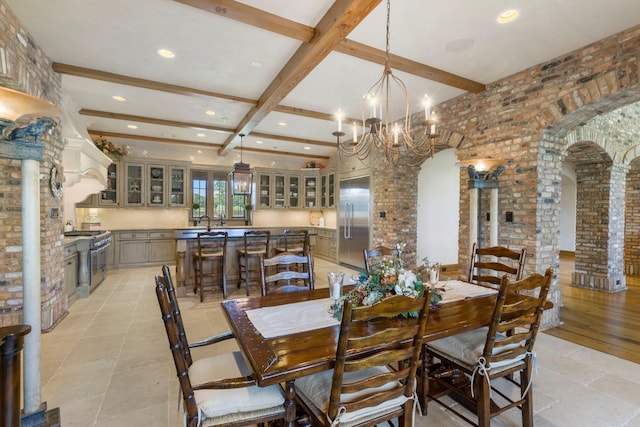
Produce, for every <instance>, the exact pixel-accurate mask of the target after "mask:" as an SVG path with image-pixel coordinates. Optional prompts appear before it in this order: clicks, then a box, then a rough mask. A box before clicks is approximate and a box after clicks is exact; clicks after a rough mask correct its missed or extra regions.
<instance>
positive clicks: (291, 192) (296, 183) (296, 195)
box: [287, 175, 300, 209]
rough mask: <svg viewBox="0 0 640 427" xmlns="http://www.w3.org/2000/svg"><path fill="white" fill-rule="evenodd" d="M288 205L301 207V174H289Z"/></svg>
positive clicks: (295, 207)
mask: <svg viewBox="0 0 640 427" xmlns="http://www.w3.org/2000/svg"><path fill="white" fill-rule="evenodd" d="M287 190H288V205H289V208H294V209H297V208H299V207H300V175H289V176H288V177H287Z"/></svg>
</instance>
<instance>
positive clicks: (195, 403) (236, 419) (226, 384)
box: [156, 276, 284, 427]
mask: <svg viewBox="0 0 640 427" xmlns="http://www.w3.org/2000/svg"><path fill="white" fill-rule="evenodd" d="M168 289H169V283H168V282H167V279H166V278H165V277H163V276H156V295H157V297H158V303H159V305H160V312H161V313H162V319H163V321H164V325H165V330H166V332H167V338H168V339H169V348H170V349H171V353H172V355H173V361H174V364H175V367H176V372H177V374H178V380H179V382H180V391H181V393H182V397H183V400H184V412H185V426H188V427H196V426H218V425H225V426H244V425H250V424H260V423H267V422H269V421H272V420H277V419H283V418H284V395H283V393H282V390H281V388H280V386H278V385H273V386H269V387H258V386H257V385H256V381H255V379H254V378H253V377H252V376H251V371H250V369H249V368H248V367H247V366H246V364H245V362H244V359H243V357H242V354H241V353H240V352H237V351H236V352H233V353H231V352H227V353H222V354H218V355H216V356H212V357H207V358H203V359H199V360H196V361H195V362H193V363H190V362H188V361H187V358H186V354H189V353H190V352H189V346H187V347H185V343H186V336H185V337H184V339H181V337H180V332H179V328H178V322H177V318H176V316H175V314H174V313H175V311H174V309H173V303H172V301H171V297H170V295H169V292H168ZM229 338H233V335H231V334H230V333H226V334H222V335H220V336H218V337H212V338H210V339H208V340H206V342H201V343H198V344H199V346H202V345H209V344H214V343H217V342H220V341H223V340H226V339H229ZM194 346H196V345H192V346H190V347H194ZM189 357H190V356H189Z"/></svg>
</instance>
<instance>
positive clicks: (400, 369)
mask: <svg viewBox="0 0 640 427" xmlns="http://www.w3.org/2000/svg"><path fill="white" fill-rule="evenodd" d="M429 299H430V296H429V295H426V297H422V298H411V297H407V296H402V295H394V296H391V297H389V298H386V299H384V300H382V301H380V302H379V303H376V304H374V305H371V306H359V307H354V306H353V305H352V303H351V301H349V300H346V301H345V304H344V308H343V314H342V321H341V324H340V335H339V337H338V345H337V350H336V362H335V365H334V369H331V370H329V371H323V372H319V373H317V374H312V375H309V376H306V377H302V378H299V379H297V380H296V381H295V384H294V385H295V391H296V399H297V400H296V402H297V403H298V404H299V405H300V407H301V408H302V409H303V410H304V411H305V412H306V413H307V414H308V416H309V417H311V418H312V420H313V425H322V426H334V425H348V426H372V425H375V424H378V423H381V422H383V421H389V420H391V419H393V418H398V425H399V426H407V427H408V426H411V425H412V421H413V416H414V410H413V409H414V403H415V402H414V396H415V377H416V371H417V366H418V359H419V356H420V349H421V346H422V339H423V338H422V337H423V336H424V332H425V328H426V323H427V316H428V314H429ZM410 312H417V313H418V315H417V316H415V317H411V316H407V317H404V316H403V315H402V314H403V313H405V314H406V313H410Z"/></svg>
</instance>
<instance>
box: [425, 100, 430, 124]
mask: <svg viewBox="0 0 640 427" xmlns="http://www.w3.org/2000/svg"><path fill="white" fill-rule="evenodd" d="M430 118H431V100H430V99H429V98H428V97H427V96H426V95H425V97H424V119H425V120H429V119H430Z"/></svg>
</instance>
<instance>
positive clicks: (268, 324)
mask: <svg viewBox="0 0 640 427" xmlns="http://www.w3.org/2000/svg"><path fill="white" fill-rule="evenodd" d="M332 302H333V300H332V299H331V298H323V299H316V300H311V301H304V302H296V303H292V304H287V305H284V306H283V305H276V306H273V307H262V308H256V309H254V310H247V312H246V313H247V317H248V318H249V320H250V321H251V323H253V325H254V326H255V327H256V329H257V330H258V332H260V334H261V335H262V336H263V337H265V338H275V337H280V336H283V335H289V334H294V333H296V332H304V331H311V330H314V329H320V328H326V327H329V326H335V325H338V324H339V323H340V321H339V320H338V319H335V318H334V317H333V314H332V313H330V312H329V308H330V307H331V304H332Z"/></svg>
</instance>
